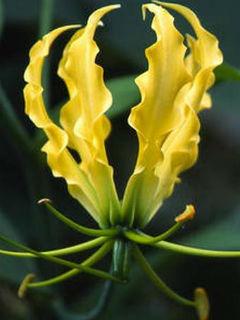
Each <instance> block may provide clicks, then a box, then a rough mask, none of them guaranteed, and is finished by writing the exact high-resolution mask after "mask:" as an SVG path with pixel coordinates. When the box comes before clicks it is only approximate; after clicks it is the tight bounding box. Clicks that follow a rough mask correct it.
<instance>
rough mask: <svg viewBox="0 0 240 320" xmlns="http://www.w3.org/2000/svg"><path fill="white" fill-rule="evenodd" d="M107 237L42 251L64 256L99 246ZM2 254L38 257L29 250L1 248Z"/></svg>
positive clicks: (47, 253) (50, 254) (49, 254)
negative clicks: (19, 250) (20, 250)
mask: <svg viewBox="0 0 240 320" xmlns="http://www.w3.org/2000/svg"><path fill="white" fill-rule="evenodd" d="M106 239H107V238H106V237H99V238H97V239H94V240H90V241H86V242H84V243H80V244H77V245H75V246H71V247H66V248H62V249H56V250H50V251H42V252H40V253H41V254H44V255H46V256H62V255H67V254H72V253H76V252H81V251H85V250H89V249H92V248H95V247H97V246H100V245H101V244H103V243H104V242H105V241H106ZM0 254H3V255H6V256H12V257H17V258H37V257H36V255H34V254H32V253H29V252H18V251H9V250H3V249H0Z"/></svg>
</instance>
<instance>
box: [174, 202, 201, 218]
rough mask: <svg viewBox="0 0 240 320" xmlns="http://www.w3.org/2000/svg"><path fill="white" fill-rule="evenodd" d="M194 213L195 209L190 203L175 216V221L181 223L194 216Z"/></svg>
mask: <svg viewBox="0 0 240 320" xmlns="http://www.w3.org/2000/svg"><path fill="white" fill-rule="evenodd" d="M195 214H196V211H195V208H194V206H193V205H192V204H189V205H187V206H186V209H185V210H184V211H183V212H182V213H180V214H179V215H178V216H177V217H176V218H175V221H176V222H181V223H184V222H187V221H189V220H192V219H193V218H194V217H195Z"/></svg>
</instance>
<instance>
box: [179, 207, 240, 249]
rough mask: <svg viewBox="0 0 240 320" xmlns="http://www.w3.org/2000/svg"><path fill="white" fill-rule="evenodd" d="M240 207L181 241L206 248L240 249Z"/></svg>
mask: <svg viewBox="0 0 240 320" xmlns="http://www.w3.org/2000/svg"><path fill="white" fill-rule="evenodd" d="M239 230H240V207H239V208H236V209H235V210H234V212H233V213H231V214H229V215H228V216H227V217H226V218H224V219H222V220H220V221H219V222H216V223H214V224H211V225H209V226H207V227H205V228H204V229H203V230H200V231H196V232H194V233H193V234H192V235H190V236H186V237H184V239H183V240H181V243H184V244H186V245H191V246H197V247H201V248H206V249H219V250H240V237H239Z"/></svg>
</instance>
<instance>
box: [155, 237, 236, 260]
mask: <svg viewBox="0 0 240 320" xmlns="http://www.w3.org/2000/svg"><path fill="white" fill-rule="evenodd" d="M153 246H154V247H156V248H160V249H164V250H168V251H173V252H176V253H180V254H187V255H191V256H200V257H207V258H240V251H218V250H207V249H198V248H194V247H188V246H184V245H180V244H176V243H172V242H168V241H161V242H159V243H155V244H154V245H153Z"/></svg>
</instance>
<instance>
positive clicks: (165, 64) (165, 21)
mask: <svg viewBox="0 0 240 320" xmlns="http://www.w3.org/2000/svg"><path fill="white" fill-rule="evenodd" d="M143 10H144V11H145V10H149V11H151V12H152V13H153V14H154V18H153V22H152V29H153V30H154V31H155V33H156V36H157V41H156V42H155V43H154V44H153V45H152V46H150V47H149V48H147V49H146V57H147V59H148V70H147V71H146V72H145V73H144V74H142V75H140V76H139V77H138V78H137V79H136V83H137V85H138V87H139V89H140V91H141V96H142V100H141V102H140V104H139V105H137V106H136V107H134V108H133V109H132V111H131V114H130V117H129V123H130V125H131V126H132V127H133V128H134V129H135V130H136V131H137V134H138V140H139V153H138V159H137V164H136V167H135V171H134V173H133V175H132V177H131V178H130V180H129V182H128V185H127V188H126V192H125V195H124V201H123V208H124V212H125V215H126V216H127V215H130V214H129V210H130V209H131V207H132V199H133V198H134V199H135V201H136V205H135V214H134V213H133V212H132V219H133V215H135V219H136V218H137V215H138V216H147V215H149V214H150V213H149V207H150V206H151V205H152V201H153V197H154V194H155V191H156V189H157V186H158V183H159V178H158V177H157V176H156V175H155V166H156V164H157V163H158V162H159V161H162V160H163V153H162V151H161V147H162V144H163V143H164V140H165V139H166V136H167V135H168V133H169V132H171V130H173V129H174V128H175V127H176V126H177V124H178V122H179V117H181V114H180V113H179V109H178V106H177V105H175V104H174V101H175V99H176V96H177V94H178V92H179V90H180V89H181V88H182V87H183V86H184V85H185V84H186V83H187V82H189V81H190V80H191V77H190V75H189V74H188V72H187V69H186V66H185V62H184V57H185V52H186V47H185V46H184V44H183V40H184V39H183V37H182V35H181V34H180V33H179V32H178V31H177V29H176V28H175V27H174V23H173V20H174V19H173V17H172V16H171V15H170V14H169V13H168V12H167V11H166V10H165V9H163V8H161V7H159V6H157V5H154V4H147V5H144V6H143ZM151 214H152V213H151ZM139 219H140V220H142V218H139Z"/></svg>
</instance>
